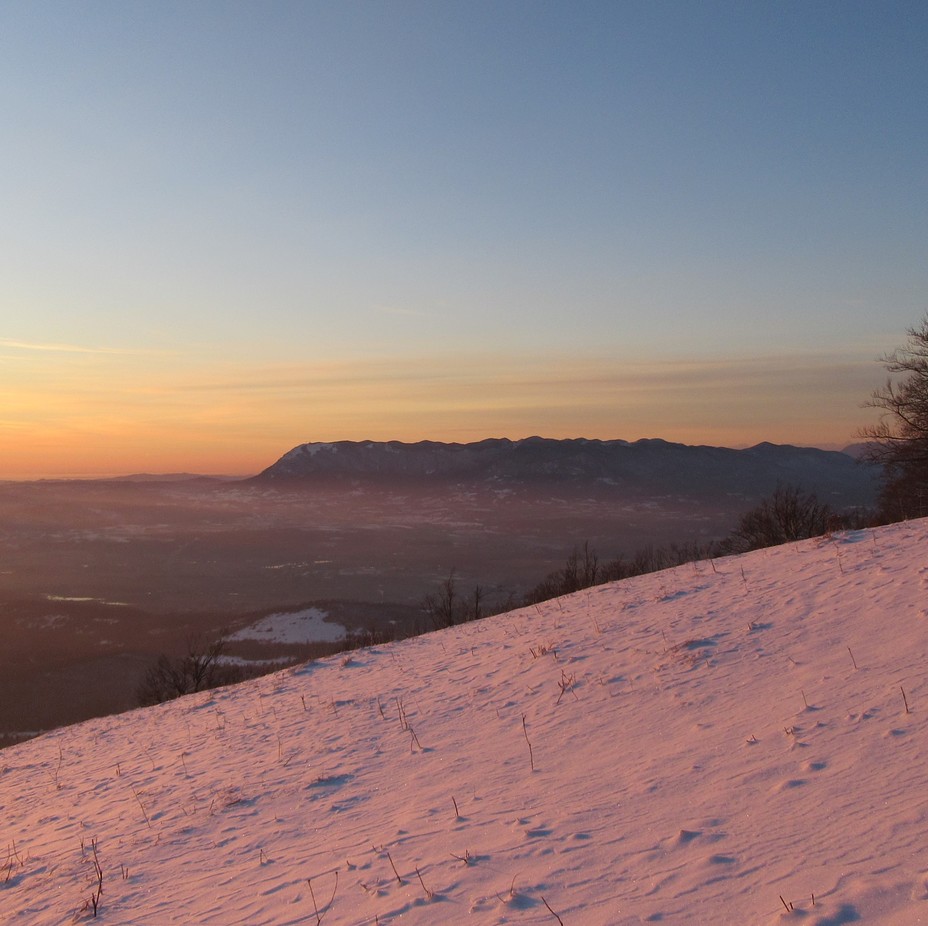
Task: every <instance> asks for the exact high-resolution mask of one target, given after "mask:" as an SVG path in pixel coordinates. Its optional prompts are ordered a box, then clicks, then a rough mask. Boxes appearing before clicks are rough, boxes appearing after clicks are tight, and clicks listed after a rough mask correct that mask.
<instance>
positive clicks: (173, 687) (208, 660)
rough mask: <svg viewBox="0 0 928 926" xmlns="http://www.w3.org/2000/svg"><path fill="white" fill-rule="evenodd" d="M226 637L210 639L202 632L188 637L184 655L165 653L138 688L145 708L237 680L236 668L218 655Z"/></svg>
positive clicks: (223, 646)
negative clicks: (176, 655) (225, 663)
mask: <svg viewBox="0 0 928 926" xmlns="http://www.w3.org/2000/svg"><path fill="white" fill-rule="evenodd" d="M225 645H226V641H225V637H224V636H223V635H222V634H220V635H219V636H218V637H216V638H215V639H212V640H210V639H207V638H206V637H204V636H203V635H202V634H191V635H190V636H189V637H187V648H186V652H185V653H184V655H183V656H180V657H178V658H175V659H172V658H171V657H170V656H167V655H165V654H163V653H162V655H160V656H159V657H158V659H157V661H156V662H155V664H154V665H153V666H151V668H150V669H149V670H148V671H147V672H146V673H145V677H144V678H143V679H142V683H141V684H140V685H139V687H138V690H137V691H136V698H137V699H138V702H139V704H140V705H141V706H142V707H145V706H147V705H150V704H160V703H161V702H162V701H170V700H172V699H173V698H179V697H180V696H181V695H185V694H191V693H192V692H194V691H205V690H206V689H208V688H216V687H218V686H219V685H226V684H229V683H230V682H233V681H237V680H238V673H236V671H235V669H234V667H230V666H224V665H223V664H222V663H221V661H220V659H219V657H220V656H221V655H222V653H223V650H224V649H225Z"/></svg>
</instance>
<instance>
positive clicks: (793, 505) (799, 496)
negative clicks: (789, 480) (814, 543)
mask: <svg viewBox="0 0 928 926" xmlns="http://www.w3.org/2000/svg"><path fill="white" fill-rule="evenodd" d="M834 521H835V517H834V513H833V512H832V510H831V508H829V507H828V505H825V504H823V503H821V502H819V500H818V498H817V497H816V496H815V494H814V493H812V492H803V491H802V489H799V488H796V487H795V486H784V485H779V486H777V488H776V490H775V491H774V493H773V495H771V496H770V498H765V499H763V500H762V501H761V503H760V504H759V505H758V506H757V507H756V508H752V509H751V510H750V511H749V512H747V514H745V515H743V516H742V518H741V520H740V521H739V522H738V526H737V527H736V528H735V529H734V530H733V531H732V533H731V536H730V537H729V539H728V541H727V542H726V546H727V547H728V548H729V550H727V551H726V552H729V551H730V552H732V553H744V552H746V551H748V550H759V549H761V548H762V547H774V546H777V545H778V544H781V543H790V542H791V541H793V540H804V539H805V538H807V537H820V536H821V535H822V534H824V533H825V532H826V531H827V530H828V529H829V527H830V526H831V524H832V523H834Z"/></svg>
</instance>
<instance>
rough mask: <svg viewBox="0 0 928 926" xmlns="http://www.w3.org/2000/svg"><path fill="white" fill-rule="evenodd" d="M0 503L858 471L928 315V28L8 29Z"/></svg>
mask: <svg viewBox="0 0 928 926" xmlns="http://www.w3.org/2000/svg"><path fill="white" fill-rule="evenodd" d="M2 25H3V29H2V33H0V50H2V52H3V54H2V55H0V93H2V100H3V105H4V112H5V117H6V118H5V125H6V144H5V146H4V147H5V150H4V166H5V169H4V170H3V171H2V172H0V200H2V201H3V203H4V213H5V215H6V216H7V217H8V221H7V223H6V230H5V233H4V247H3V249H2V251H0V253H2V256H0V270H2V273H0V479H23V478H37V477H56V476H62V475H79V474H88V475H89V474H103V473H105V474H114V475H124V474H129V473H134V472H172V471H179V470H182V471H192V472H213V473H252V472H255V471H257V470H259V469H260V468H261V467H263V466H266V465H269V463H271V462H273V460H274V459H276V457H277V456H279V455H280V454H281V453H284V452H286V450H287V449H288V448H289V447H292V446H294V445H296V444H298V443H302V442H305V441H307V440H315V439H320V440H343V439H348V440H365V439H377V440H388V439H398V440H405V441H416V440H421V439H430V440H449V441H471V440H479V439H481V438H484V437H487V436H491V435H505V436H510V437H516V436H520V435H522V436H524V435H530V434H541V435H545V436H550V437H576V436H581V435H583V436H588V437H591V438H601V439H614V438H619V439H624V440H636V439H639V438H647V437H656V438H661V439H664V440H669V441H676V442H682V443H689V444H711V445H717V446H736V447H738V446H740V447H743V446H750V445H752V444H755V443H758V442H761V441H770V442H774V443H791V444H796V445H808V446H825V447H842V446H845V445H847V444H850V443H853V442H855V440H856V439H857V437H856V435H857V433H858V431H859V430H860V429H862V428H866V427H868V426H872V425H874V424H875V423H876V421H877V420H878V419H877V418H876V415H875V413H874V411H873V410H872V409H867V408H865V407H864V405H865V403H866V401H867V399H868V397H869V396H870V395H871V393H872V392H873V390H874V389H878V388H880V387H881V386H882V385H883V383H884V381H885V371H884V370H883V368H882V367H881V365H880V363H879V358H880V357H882V356H884V355H885V354H887V353H888V352H890V351H892V350H893V349H894V348H895V347H896V346H897V345H898V344H899V343H900V342H901V341H902V339H903V338H904V336H905V331H906V329H907V328H908V327H909V326H911V325H913V324H916V323H917V322H918V320H919V319H920V318H921V317H922V316H923V314H924V312H925V308H926V306H928V261H925V253H924V250H925V247H924V245H925V241H926V240H928V214H926V212H925V210H924V208H923V205H922V204H923V203H924V202H925V201H926V199H928V189H926V184H928V177H926V173H925V171H924V165H923V154H922V153H923V152H924V150H925V147H926V143H928V126H926V121H925V118H924V113H925V112H926V111H928V106H926V104H928V74H926V69H925V67H924V62H923V56H924V51H923V49H924V39H925V38H926V37H928V7H924V6H921V5H917V4H912V3H907V2H901V0H900V2H893V3H888V4H881V5H878V6H874V5H871V4H866V3H858V2H851V3H836V2H824V3H819V4H812V5H803V4H793V3H770V4H753V5H744V4H738V3H734V2H721V3H718V4H710V5H703V4H691V3H686V2H682V0H663V2H659V3H650V2H639V0H628V2H623V3H619V4H616V3H611V2H603V0H586V2H580V3H577V4H560V3H531V2H522V0H513V2H511V3H506V4H491V3H474V4H470V3H468V4H463V3H457V2H448V3H438V4H433V3H426V2H418V0H413V2H410V3H403V4H397V3H390V2H386V3H383V4H378V5H376V6H371V5H367V4H361V3H354V2H347V3H344V4H331V5H326V4H301V3H291V2H281V3H275V4H261V5H259V4H250V3H245V2H229V3H218V2H212V0H206V2H203V3H200V4H197V5H196V6H190V5H189V4H184V3H180V2H176V0H167V2H162V3H152V2H147V0H143V2H140V3H135V4H131V5H129V6H126V5H123V4H117V3H113V2H109V0H94V2H90V3H87V4H82V5H80V6H75V5H67V4H64V5H61V4H45V3H42V2H39V3H34V4H14V5H12V6H8V7H7V8H6V9H5V10H4V12H3V22H2Z"/></svg>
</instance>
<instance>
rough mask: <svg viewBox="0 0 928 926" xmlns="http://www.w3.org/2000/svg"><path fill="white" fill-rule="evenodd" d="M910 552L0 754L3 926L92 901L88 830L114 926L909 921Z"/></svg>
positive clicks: (73, 913) (912, 536)
mask: <svg viewBox="0 0 928 926" xmlns="http://www.w3.org/2000/svg"><path fill="white" fill-rule="evenodd" d="M926 550H928V521H919V522H911V523H908V524H900V525H893V526H890V527H887V528H882V529H879V530H875V531H869V530H868V531H862V532H855V533H849V534H839V535H836V536H835V537H833V538H828V539H825V538H822V539H819V540H814V541H805V542H802V543H799V544H795V545H790V546H784V547H778V548H775V549H770V550H765V551H758V552H756V553H751V554H748V555H746V556H743V557H738V558H731V559H723V560H717V561H715V562H714V563H709V562H702V563H696V564H690V565H686V566H681V567H679V568H677V569H672V570H669V571H667V572H662V573H658V574H654V575H649V576H642V577H639V578H635V579H630V580H627V581H624V582H620V583H616V584H612V585H607V586H602V587H600V588H596V589H593V590H590V591H588V592H581V593H578V594H576V595H574V596H572V597H569V598H564V599H562V600H560V601H551V602H547V603H545V604H543V605H539V606H538V607H537V608H536V607H532V608H528V609H523V610H520V611H515V612H512V613H510V614H507V615H503V616H497V617H493V618H489V619H487V620H484V621H480V622H478V623H473V624H467V625H464V626H460V627H455V628H452V629H450V630H447V631H442V632H438V633H432V634H428V635H426V636H422V637H418V638H415V639H412V640H408V641H405V642H402V643H398V644H392V645H388V646H377V647H374V648H371V649H368V650H360V651H357V652H354V653H351V654H350V656H349V655H340V656H336V657H332V658H329V659H326V660H322V661H320V662H316V663H312V664H308V665H305V666H301V667H297V668H290V669H287V670H284V671H282V672H279V673H277V674H275V675H271V676H267V677H265V678H261V679H257V680H255V681H252V682H248V683H246V684H244V685H241V686H237V687H232V688H228V689H222V690H219V691H215V692H205V693H201V694H198V695H193V696H190V697H188V698H184V699H181V700H179V701H175V702H173V703H170V704H167V705H161V706H158V707H154V708H149V709H146V710H140V711H134V712H131V713H127V714H123V715H121V716H117V717H107V718H102V719H98V720H93V721H90V722H87V723H83V724H80V725H77V726H73V727H70V728H65V729H62V730H59V731H55V732H53V733H50V734H47V735H45V736H43V737H41V738H39V739H37V740H33V741H30V742H28V743H24V744H22V745H20V746H17V747H13V748H10V749H7V750H5V751H3V752H2V753H0V865H2V867H0V919H2V920H3V922H4V923H14V924H30V926H40V924H61V923H67V922H73V921H81V922H83V921H89V920H90V919H92V918H93V910H92V906H91V904H90V897H91V895H92V894H93V893H94V891H95V890H96V888H97V887H99V886H100V884H101V881H100V880H99V879H98V877H97V874H96V869H95V868H94V845H95V847H96V853H97V856H96V858H97V862H98V864H99V866H100V869H99V870H100V873H101V877H102V888H103V890H102V894H100V895H99V896H98V917H97V918H98V919H99V921H100V922H102V923H106V924H111V926H112V924H133V926H161V924H174V923H177V924H180V923H183V924H223V926H229V924H249V926H257V924H278V926H287V924H298V923H299V924H306V923H309V924H317V926H318V924H319V922H320V919H321V920H322V921H323V922H324V923H325V924H326V926H336V924H359V926H360V924H381V926H387V924H400V923H402V924H416V926H420V924H441V923H480V924H504V923H525V924H547V926H554V924H555V923H557V922H558V921H560V922H562V923H563V924H564V926H607V924H608V926H632V924H642V923H697V924H738V926H744V924H770V923H789V922H794V921H795V922H799V923H803V924H814V926H840V924H848V923H857V922H860V923H876V924H886V926H911V924H916V923H922V922H928V843H926V834H928V787H926V786H928V766H926V763H925V748H924V746H925V740H926V735H928V730H926V725H928V686H926V684H925V672H926V665H928V658H926V657H928V633H926V631H928V626H926V625H928V611H926V605H928V595H926V591H928V589H926V586H928V561H926V559H928V558H926ZM855 663H856V665H855ZM4 858H5V859H6V861H5V862H4ZM813 895H814V904H813ZM789 907H791V908H792V909H791V910H790V909H788V908H789Z"/></svg>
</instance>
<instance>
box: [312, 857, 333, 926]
mask: <svg viewBox="0 0 928 926" xmlns="http://www.w3.org/2000/svg"><path fill="white" fill-rule="evenodd" d="M306 883H307V884H308V885H309V896H310V897H311V898H312V900H313V912H314V913H315V914H316V926H321V924H322V918H323V917H324V916H325V915H326V913H328V912H329V910H331V909H332V902H333V901H334V900H335V892H336V891H337V890H338V869H337V868H336V869H335V886H334V887H333V888H332V896H331V897H330V898H329V902H328V903H327V904H326V905H325V906H324V907H323V908H322V912H321V913H320V912H319V906H318V905H317V903H316V892H315V891H314V890H313V879H312V878H307V879H306Z"/></svg>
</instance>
